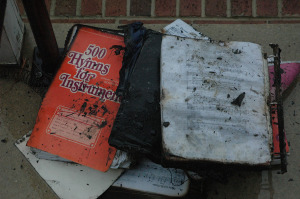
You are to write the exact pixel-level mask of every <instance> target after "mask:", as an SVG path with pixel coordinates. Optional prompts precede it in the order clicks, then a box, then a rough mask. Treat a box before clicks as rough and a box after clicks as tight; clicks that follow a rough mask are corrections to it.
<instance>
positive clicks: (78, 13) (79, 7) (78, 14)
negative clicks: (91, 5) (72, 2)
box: [76, 0, 81, 16]
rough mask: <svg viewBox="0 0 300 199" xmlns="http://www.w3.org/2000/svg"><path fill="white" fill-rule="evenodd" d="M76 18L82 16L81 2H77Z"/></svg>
mask: <svg viewBox="0 0 300 199" xmlns="http://www.w3.org/2000/svg"><path fill="white" fill-rule="evenodd" d="M76 16H81V0H77V2H76Z"/></svg>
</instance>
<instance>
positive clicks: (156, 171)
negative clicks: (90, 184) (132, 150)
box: [113, 159, 190, 197]
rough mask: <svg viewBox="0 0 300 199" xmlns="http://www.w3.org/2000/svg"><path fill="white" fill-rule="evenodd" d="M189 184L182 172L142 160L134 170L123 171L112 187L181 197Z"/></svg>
mask: <svg viewBox="0 0 300 199" xmlns="http://www.w3.org/2000/svg"><path fill="white" fill-rule="evenodd" d="M189 184H190V181H189V178H188V177H187V175H186V174H185V173H184V171H183V170H181V169H174V168H163V167H162V166H161V165H158V164H155V163H153V162H151V161H150V160H147V159H144V160H143V161H141V162H139V164H138V165H137V166H136V167H135V168H133V169H130V170H127V171H125V173H124V174H123V175H122V176H121V177H120V178H119V179H118V180H117V181H116V182H115V183H114V184H113V186H116V187H123V188H128V189H131V190H136V191H143V192H147V193H152V194H159V195H166V196H172V197H181V196H184V195H185V194H186V193H187V192H188V189H189Z"/></svg>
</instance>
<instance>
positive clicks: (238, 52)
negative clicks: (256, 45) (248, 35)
mask: <svg viewBox="0 0 300 199" xmlns="http://www.w3.org/2000/svg"><path fill="white" fill-rule="evenodd" d="M232 52H233V53H234V54H241V53H242V51H241V50H239V49H235V50H233V49H232Z"/></svg>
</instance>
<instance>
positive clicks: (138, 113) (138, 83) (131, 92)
mask: <svg viewBox="0 0 300 199" xmlns="http://www.w3.org/2000/svg"><path fill="white" fill-rule="evenodd" d="M161 40H162V35H161V34H160V33H158V32H154V31H151V30H147V33H146V37H145V42H144V45H143V47H142V50H141V52H140V55H139V57H138V59H137V62H136V64H135V66H134V70H133V71H132V74H131V76H130V78H128V79H127V80H126V81H127V86H128V87H127V89H126V91H125V93H126V95H125V96H124V97H123V99H122V102H121V105H120V108H119V112H118V114H117V117H116V119H115V122H114V125H113V129H112V132H111V135H110V137H109V141H108V142H109V144H110V145H112V146H114V147H116V148H118V149H121V150H123V151H127V152H133V153H141V154H146V155H148V156H149V158H151V159H152V160H154V161H155V160H157V161H158V160H159V159H160V154H161V127H160V121H161V117H160V105H159V101H160V52H161ZM121 79H122V78H120V80H121ZM120 84H121V82H120Z"/></svg>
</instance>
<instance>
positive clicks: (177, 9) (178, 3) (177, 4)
mask: <svg viewBox="0 0 300 199" xmlns="http://www.w3.org/2000/svg"><path fill="white" fill-rule="evenodd" d="M179 9H180V0H176V17H179Z"/></svg>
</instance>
